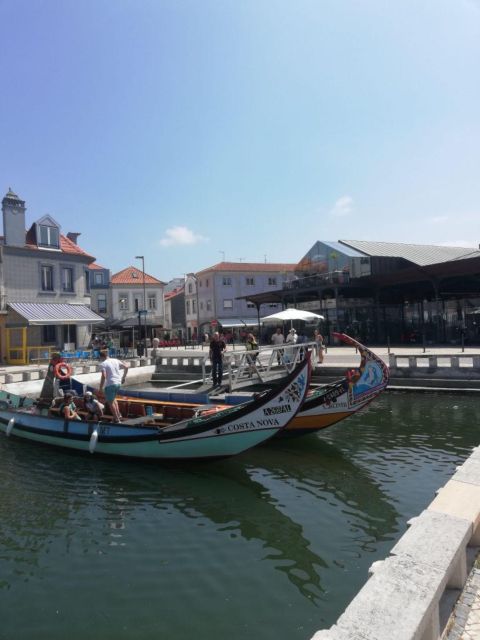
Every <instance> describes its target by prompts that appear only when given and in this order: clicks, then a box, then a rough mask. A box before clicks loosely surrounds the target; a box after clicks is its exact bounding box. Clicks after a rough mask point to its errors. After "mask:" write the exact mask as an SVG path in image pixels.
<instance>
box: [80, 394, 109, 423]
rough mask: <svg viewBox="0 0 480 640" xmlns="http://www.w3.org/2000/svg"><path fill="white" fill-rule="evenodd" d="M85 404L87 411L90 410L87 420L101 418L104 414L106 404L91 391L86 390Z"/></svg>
mask: <svg viewBox="0 0 480 640" xmlns="http://www.w3.org/2000/svg"><path fill="white" fill-rule="evenodd" d="M83 404H84V407H85V409H86V411H88V415H87V420H100V418H101V417H102V416H103V410H104V409H105V405H103V404H102V403H101V402H99V401H98V400H97V398H95V396H94V395H93V393H92V392H91V391H85V394H84V396H83Z"/></svg>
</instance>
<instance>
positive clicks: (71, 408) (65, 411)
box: [60, 393, 82, 420]
mask: <svg viewBox="0 0 480 640" xmlns="http://www.w3.org/2000/svg"><path fill="white" fill-rule="evenodd" d="M60 415H61V416H63V417H64V418H65V420H81V419H82V418H81V417H80V416H79V415H78V413H77V407H76V406H75V403H74V402H73V395H72V394H71V393H66V394H65V395H64V396H63V402H62V404H61V405H60Z"/></svg>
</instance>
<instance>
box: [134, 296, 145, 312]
mask: <svg viewBox="0 0 480 640" xmlns="http://www.w3.org/2000/svg"><path fill="white" fill-rule="evenodd" d="M133 304H134V307H135V311H140V309H141V308H142V306H143V305H142V303H141V301H140V298H139V297H138V296H135V298H134V299H133Z"/></svg>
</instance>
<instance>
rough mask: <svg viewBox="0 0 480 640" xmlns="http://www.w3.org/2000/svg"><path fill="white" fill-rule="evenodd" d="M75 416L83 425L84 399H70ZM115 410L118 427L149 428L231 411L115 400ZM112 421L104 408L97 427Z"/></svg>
mask: <svg viewBox="0 0 480 640" xmlns="http://www.w3.org/2000/svg"><path fill="white" fill-rule="evenodd" d="M72 400H73V402H74V404H75V407H76V410H77V413H78V415H79V416H80V417H81V418H82V420H84V421H87V417H88V411H87V410H86V409H85V404H84V399H83V397H81V396H74V397H73V398H72ZM62 403H63V398H56V399H55V403H54V406H53V407H52V406H50V407H48V415H49V416H60V408H61V405H62ZM117 403H118V408H119V410H120V414H121V416H122V424H125V425H144V424H145V425H147V424H149V425H152V426H156V427H161V426H167V425H171V424H176V423H178V422H182V421H185V420H191V419H193V418H200V417H206V416H208V415H211V414H213V413H216V412H218V411H222V410H223V409H231V406H229V405H212V404H204V405H198V404H189V403H182V404H179V403H175V402H168V401H162V402H158V401H153V402H150V401H145V400H141V399H138V398H128V399H119V400H117ZM113 420H114V418H113V415H112V414H111V413H110V411H109V409H108V406H105V409H104V414H103V416H102V417H101V418H100V420H99V422H100V423H111V422H112V421H113Z"/></svg>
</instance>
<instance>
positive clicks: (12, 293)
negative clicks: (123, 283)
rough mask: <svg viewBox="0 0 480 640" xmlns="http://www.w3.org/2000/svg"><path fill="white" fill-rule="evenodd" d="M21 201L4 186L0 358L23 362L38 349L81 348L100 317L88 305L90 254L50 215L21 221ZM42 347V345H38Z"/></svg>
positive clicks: (0, 248) (85, 343)
mask: <svg viewBox="0 0 480 640" xmlns="http://www.w3.org/2000/svg"><path fill="white" fill-rule="evenodd" d="M25 212H26V207H25V202H24V201H23V200H21V199H20V198H19V197H18V196H17V195H16V194H15V193H13V191H11V190H9V191H8V193H7V194H6V195H5V197H4V198H3V200H2V216H3V231H4V235H3V238H2V239H1V244H0V331H1V354H2V359H3V360H4V361H6V362H9V363H17V362H18V363H24V362H26V361H31V360H34V359H36V358H40V355H42V357H44V356H45V354H44V353H43V352H42V354H40V351H41V350H42V349H43V348H44V347H45V348H47V349H48V350H62V349H78V348H86V347H87V346H88V344H89V342H90V338H91V329H92V326H93V325H95V324H99V323H101V322H102V318H99V317H98V316H97V315H96V314H94V313H92V312H91V311H90V290H89V265H90V264H91V263H92V262H93V261H94V257H93V256H91V255H89V254H88V253H87V252H86V251H84V250H83V249H81V247H80V246H79V245H78V243H77V239H78V236H79V235H80V234H79V233H73V232H69V233H67V234H66V235H63V234H62V229H61V226H60V224H59V223H58V222H57V221H56V220H55V219H54V218H53V217H52V216H49V215H45V216H42V217H40V218H38V219H37V220H36V221H35V222H34V223H33V224H32V225H31V226H30V228H29V229H28V231H27V230H26V226H25ZM43 351H45V349H43Z"/></svg>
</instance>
